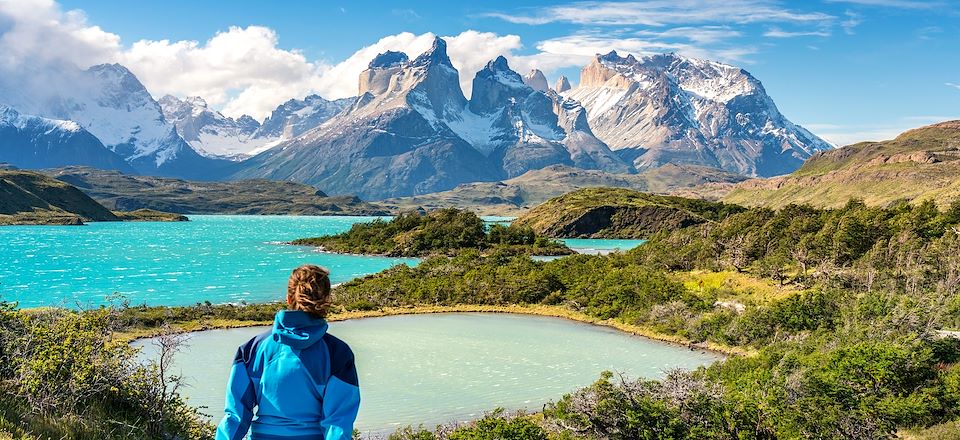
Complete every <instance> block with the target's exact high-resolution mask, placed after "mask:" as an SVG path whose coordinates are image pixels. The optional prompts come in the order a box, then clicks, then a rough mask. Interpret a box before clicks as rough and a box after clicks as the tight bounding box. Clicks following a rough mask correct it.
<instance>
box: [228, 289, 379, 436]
mask: <svg viewBox="0 0 960 440" xmlns="http://www.w3.org/2000/svg"><path fill="white" fill-rule="evenodd" d="M295 273H296V272H295ZM327 328H328V325H327V322H326V321H325V320H324V319H323V318H321V317H319V316H317V314H311V313H308V312H305V311H301V310H283V311H280V312H278V313H277V315H276V318H275V320H274V323H273V328H272V329H271V330H270V331H267V332H264V333H262V334H260V335H258V336H256V337H254V338H253V339H251V340H250V341H248V342H247V343H246V344H244V345H242V346H240V348H239V349H238V350H237V354H236V356H235V358H234V363H233V369H232V371H231V373H230V382H229V384H228V387H227V399H226V408H225V413H226V414H225V416H224V418H223V421H222V422H221V423H220V426H219V427H218V429H217V439H218V440H239V439H242V438H244V437H245V435H246V433H247V431H248V430H250V431H251V433H252V438H253V439H254V440H274V439H277V440H279V439H285V440H291V439H298V440H300V439H302V440H307V439H325V440H337V439H348V438H350V436H351V434H352V431H353V422H354V420H355V419H356V416H357V411H358V410H359V405H360V392H359V386H358V383H357V371H356V368H355V366H354V359H353V353H352V352H351V351H350V347H348V346H347V344H346V343H344V342H343V341H341V340H339V339H337V338H336V337H334V336H333V335H331V334H329V333H327ZM254 408H256V418H255V419H254V412H253V411H254Z"/></svg>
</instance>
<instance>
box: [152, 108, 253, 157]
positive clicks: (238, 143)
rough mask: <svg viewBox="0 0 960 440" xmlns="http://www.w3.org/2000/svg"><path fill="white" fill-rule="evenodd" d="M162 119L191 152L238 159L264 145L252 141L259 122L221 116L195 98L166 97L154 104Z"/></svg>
mask: <svg viewBox="0 0 960 440" xmlns="http://www.w3.org/2000/svg"><path fill="white" fill-rule="evenodd" d="M158 102H159V103H160V108H161V109H163V117H164V118H165V119H166V120H167V122H169V123H171V124H173V125H174V126H176V127H177V133H179V134H180V136H181V137H182V138H183V140H185V141H187V143H189V144H190V146H191V147H193V149H194V150H196V151H197V152H198V153H200V154H203V155H206V156H216V157H224V158H229V159H234V160H239V159H243V158H246V157H247V154H248V153H249V152H250V151H251V150H254V149H256V148H257V147H258V146H260V145H262V144H263V143H265V142H258V141H257V140H255V139H253V134H254V133H255V132H256V131H257V129H258V128H260V123H259V122H257V120H256V119H253V118H252V117H250V116H247V115H243V116H241V117H239V118H237V119H234V118H230V117H226V116H224V115H223V114H222V113H220V112H218V111H216V110H213V109H211V108H209V107H208V106H207V102H206V101H204V100H203V98H200V97H199V96H191V97H188V98H186V99H182V100H181V99H179V98H177V97H175V96H171V95H166V96H164V97H162V98H160V100H159V101H158Z"/></svg>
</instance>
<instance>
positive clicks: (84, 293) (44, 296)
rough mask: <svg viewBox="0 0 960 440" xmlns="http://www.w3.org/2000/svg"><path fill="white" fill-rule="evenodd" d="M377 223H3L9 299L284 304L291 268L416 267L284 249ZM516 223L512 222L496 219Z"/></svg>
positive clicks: (577, 242) (588, 248)
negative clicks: (307, 265) (308, 239)
mask: <svg viewBox="0 0 960 440" xmlns="http://www.w3.org/2000/svg"><path fill="white" fill-rule="evenodd" d="M376 218H377V217H347V216H336V217H311V216H239V215H223V216H217V215H191V216H190V221H189V222H175V223H158V222H105V223H90V224H88V225H85V226H4V227H0V246H2V247H0V299H2V300H5V301H17V302H18V303H19V305H20V307H37V306H61V307H70V308H85V307H91V306H96V305H100V304H105V303H109V302H111V301H116V299H110V298H113V297H114V296H115V294H119V295H122V297H123V298H125V299H126V300H129V301H130V303H131V304H134V305H138V304H149V305H187V304H195V303H197V302H203V301H210V302H212V303H225V302H248V303H253V302H266V301H274V300H277V299H279V298H281V297H282V296H283V294H284V292H285V288H286V287H285V286H286V280H287V276H289V274H290V271H291V270H292V269H293V268H294V267H296V266H298V265H300V264H305V263H312V264H319V265H321V266H326V267H327V268H329V269H330V272H331V279H332V281H333V282H334V283H339V282H344V281H348V280H351V279H353V278H356V277H359V276H364V275H368V274H372V273H376V272H379V271H381V270H384V269H387V268H389V267H391V266H393V265H396V264H409V265H414V264H416V263H417V262H418V260H417V259H413V258H386V257H369V256H358V255H336V254H330V253H323V252H317V251H316V250H315V249H313V248H309V247H300V246H290V245H285V244H283V243H284V242H288V241H290V240H293V239H297V238H302V237H315V236H320V235H326V234H335V233H338V232H342V231H346V230H347V229H350V226H351V225H352V224H354V223H357V222H369V221H373V220H375V219H376ZM485 220H487V221H488V222H498V223H508V222H509V221H510V220H512V218H509V217H488V218H485ZM564 241H565V242H566V243H567V244H568V246H570V247H572V248H574V249H575V250H578V251H580V252H584V253H604V252H609V251H611V250H615V249H621V250H626V249H629V248H631V247H634V246H637V245H638V244H639V243H642V240H583V239H570V240H564Z"/></svg>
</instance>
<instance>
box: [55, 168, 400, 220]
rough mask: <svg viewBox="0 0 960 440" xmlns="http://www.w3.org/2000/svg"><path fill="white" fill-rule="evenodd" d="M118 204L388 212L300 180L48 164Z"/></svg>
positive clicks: (222, 210)
mask: <svg viewBox="0 0 960 440" xmlns="http://www.w3.org/2000/svg"><path fill="white" fill-rule="evenodd" d="M44 172H45V173H46V174H48V175H49V176H51V177H54V178H56V179H58V180H61V181H63V182H66V183H69V184H71V185H74V186H76V187H77V188H79V189H80V190H82V191H83V192H85V193H86V194H88V195H90V196H91V197H93V198H94V199H96V200H97V201H98V202H100V203H102V204H103V205H104V206H107V207H109V208H111V209H113V210H137V209H152V210H158V211H166V212H175V213H180V214H277V215H291V214H298V215H387V214H389V213H390V212H389V211H387V210H386V209H384V208H381V207H378V206H374V205H371V204H369V203H365V202H363V201H361V200H360V199H358V198H356V197H352V196H337V197H328V196H327V195H326V194H324V193H323V192H322V191H319V190H317V189H316V188H314V187H312V186H309V185H304V184H300V183H294V182H282V181H269V180H241V181H234V182H197V181H185V180H179V179H170V178H162V177H149V176H131V175H127V174H123V173H119V172H115V171H103V170H97V169H92V168H85V167H67V168H59V169H51V170H45V171H44Z"/></svg>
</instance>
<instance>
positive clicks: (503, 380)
mask: <svg viewBox="0 0 960 440" xmlns="http://www.w3.org/2000/svg"><path fill="white" fill-rule="evenodd" d="M264 330H265V328H264V327H254V328H242V329H228V330H211V331H204V332H196V333H192V334H190V336H189V339H188V340H187V346H186V347H185V349H184V350H183V351H182V352H181V353H179V354H178V357H177V358H175V360H174V362H175V363H176V364H177V367H179V369H180V371H179V373H181V374H182V375H183V377H184V378H185V380H186V388H184V389H183V394H184V395H186V396H187V398H188V400H189V402H190V404H192V405H194V406H198V407H202V411H203V412H204V413H205V414H207V415H209V416H211V417H212V418H213V419H216V420H219V419H220V417H222V414H223V399H224V390H225V387H226V381H227V374H228V371H229V368H230V365H231V363H232V362H231V361H232V359H233V356H234V354H235V352H236V348H237V346H239V345H240V344H242V343H244V342H246V341H247V340H248V339H249V338H251V337H253V336H254V335H256V334H258V333H260V332H262V331H264ZM330 332H331V333H333V334H334V335H336V336H337V337H339V338H341V339H343V340H344V341H346V342H347V343H349V344H350V346H351V347H352V349H353V351H354V354H355V355H356V359H357V371H358V372H359V376H360V394H361V404H360V414H359V417H358V419H357V428H358V429H360V430H361V431H363V432H364V433H380V434H382V433H384V432H392V431H394V430H395V429H396V428H398V427H403V426H407V425H410V424H413V425H417V424H420V423H422V424H424V426H426V427H429V428H433V427H434V426H436V425H437V424H441V423H449V422H458V421H466V420H473V419H476V418H479V417H482V416H483V414H484V412H485V411H490V410H493V409H494V408H497V407H502V408H505V409H507V410H510V411H513V410H519V409H526V410H528V411H540V410H541V409H542V408H543V404H545V403H547V402H550V401H556V400H557V399H560V398H561V397H562V396H563V395H564V394H565V393H569V392H571V391H573V390H575V389H577V388H580V387H584V386H587V385H590V384H591V383H593V382H594V381H596V380H597V379H598V378H599V375H600V372H602V371H604V370H609V371H614V372H622V373H624V374H625V375H626V376H627V377H628V378H638V377H644V378H659V377H662V376H663V375H664V373H665V372H666V371H667V370H670V369H674V368H683V369H688V370H689V369H695V368H697V367H699V366H701V365H707V364H710V363H713V362H715V361H717V360H720V359H722V357H721V356H719V355H717V354H714V353H709V352H703V351H691V350H689V349H687V348H685V347H681V346H676V345H670V344H664V343H660V342H655V341H651V340H648V339H644V338H640V337H635V336H632V335H628V334H626V333H622V332H619V331H617V330H613V329H610V328H607V327H599V326H594V325H590V324H583V323H578V322H573V321H568V320H565V319H559V318H547V317H540V316H525V315H511V314H490V313H486V314H484V313H443V314H432V315H407V316H391V317H384V318H367V319H358V320H350V321H341V322H333V323H330ZM135 345H137V346H139V347H143V351H142V353H141V356H142V358H143V359H153V358H155V357H156V347H155V346H154V345H152V343H151V341H150V340H140V341H137V342H136V344H135Z"/></svg>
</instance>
